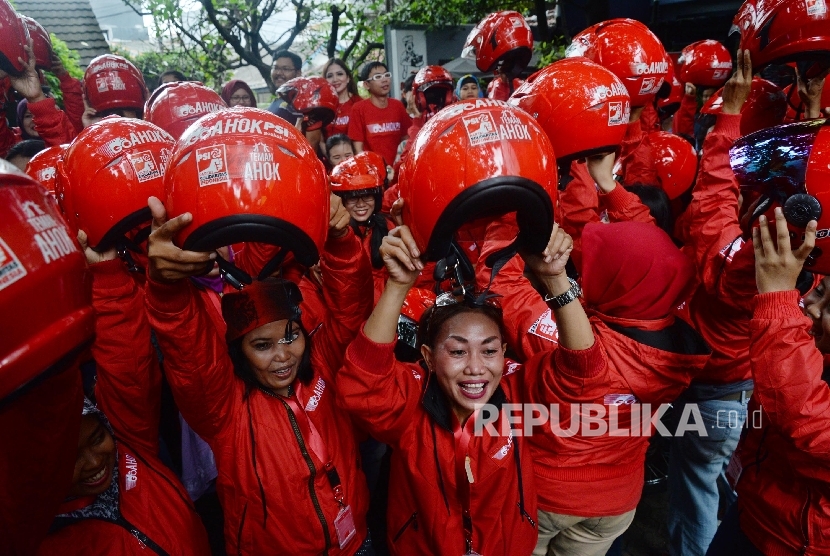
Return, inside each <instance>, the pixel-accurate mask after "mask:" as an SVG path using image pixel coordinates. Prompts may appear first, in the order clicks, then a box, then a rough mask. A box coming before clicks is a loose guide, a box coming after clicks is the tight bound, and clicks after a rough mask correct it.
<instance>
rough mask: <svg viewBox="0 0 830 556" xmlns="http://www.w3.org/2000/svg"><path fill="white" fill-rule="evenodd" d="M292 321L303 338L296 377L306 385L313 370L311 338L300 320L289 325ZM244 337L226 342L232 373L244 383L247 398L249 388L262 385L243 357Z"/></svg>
mask: <svg viewBox="0 0 830 556" xmlns="http://www.w3.org/2000/svg"><path fill="white" fill-rule="evenodd" d="M292 322H296V323H297V324H298V325H299V327H300V334H302V335H303V338H305V350H303V356H302V357H301V358H300V365H299V367H298V368H297V378H299V379H300V382H302V383H303V384H305V385H308V384H310V383H311V379H312V378H314V371H313V370H312V369H311V342H312V340H311V337H310V336H309V335H308V332H307V331H306V329H305V327H304V326H303V323H302V321H299V320H297V321H289V323H288V325H289V326H291V323H292ZM244 339H245V336H241V337H239V338H237V339H236V340H234V341H232V342H230V343H229V344H228V356H229V357H230V360H231V363H232V364H233V374H235V375H236V376H237V377H239V378H240V379H241V380H242V382H244V383H245V397H246V398H247V397H248V396H249V395H250V393H251V390H256V389H259V388H262V387H263V386H262V384H260V382H259V381H258V380H257V378H256V375H254V371H253V370H252V369H251V364H250V363H248V358H247V357H245V353H244V352H243V351H242V341H243V340H244Z"/></svg>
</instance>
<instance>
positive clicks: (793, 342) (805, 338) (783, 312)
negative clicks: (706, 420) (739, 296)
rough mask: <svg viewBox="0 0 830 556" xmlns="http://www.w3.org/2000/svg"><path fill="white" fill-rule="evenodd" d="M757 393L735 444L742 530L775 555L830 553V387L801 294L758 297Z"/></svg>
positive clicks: (754, 331) (753, 350)
mask: <svg viewBox="0 0 830 556" xmlns="http://www.w3.org/2000/svg"><path fill="white" fill-rule="evenodd" d="M756 299H757V304H756V306H755V312H754V314H753V316H752V321H751V323H750V334H751V344H750V348H749V349H750V358H751V363H752V374H753V377H754V379H755V393H754V395H753V396H752V401H751V402H750V407H749V410H750V417H749V420H748V424H751V426H750V428H748V429H747V430H746V431H745V435H744V437H743V438H742V440H741V443H740V445H739V447H738V451H737V455H738V457H739V461H740V466H741V467H743V472H742V473H741V476H740V480H739V481H738V486H737V491H738V508H739V509H740V522H741V530H743V532H744V533H745V534H746V536H747V537H749V539H750V540H751V541H752V543H753V544H754V545H755V546H756V547H757V548H758V549H759V550H760V551H761V552H763V553H764V554H768V555H770V556H790V555H793V556H795V555H797V554H804V555H807V556H819V555H821V556H826V555H828V554H830V387H828V384H827V382H826V381H825V380H822V371H823V356H822V354H821V352H819V351H818V350H817V349H816V347H815V342H814V340H813V338H812V337H811V336H810V334H809V330H810V323H809V321H808V319H806V318H805V317H804V315H803V314H802V313H801V310H800V309H799V307H798V292H797V291H795V290H792V291H787V292H774V293H767V294H761V295H758V296H757V298H756Z"/></svg>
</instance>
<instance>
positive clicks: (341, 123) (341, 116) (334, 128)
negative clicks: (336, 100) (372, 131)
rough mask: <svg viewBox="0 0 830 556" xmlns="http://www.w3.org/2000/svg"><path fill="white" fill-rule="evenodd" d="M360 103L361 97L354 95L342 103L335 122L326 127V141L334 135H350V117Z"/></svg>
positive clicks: (338, 106) (339, 105)
mask: <svg viewBox="0 0 830 556" xmlns="http://www.w3.org/2000/svg"><path fill="white" fill-rule="evenodd" d="M358 102H360V97H359V96H357V95H352V96H351V97H349V100H347V101H346V102H341V103H340V104H338V105H337V113H336V114H335V115H334V121H333V122H331V123H330V124H329V125H327V126H326V130H325V136H326V139H328V138H329V137H331V136H332V135H337V134H340V133H346V134H348V133H349V116H350V115H351V113H352V107H354V105H355V104H357V103H358Z"/></svg>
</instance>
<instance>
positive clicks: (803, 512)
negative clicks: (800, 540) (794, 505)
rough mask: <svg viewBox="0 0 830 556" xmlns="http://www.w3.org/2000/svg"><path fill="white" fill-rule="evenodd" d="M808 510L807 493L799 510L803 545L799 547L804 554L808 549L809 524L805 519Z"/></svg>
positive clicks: (808, 492)
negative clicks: (805, 499)
mask: <svg viewBox="0 0 830 556" xmlns="http://www.w3.org/2000/svg"><path fill="white" fill-rule="evenodd" d="M809 509H810V491H809V490H808V491H807V501H806V502H804V507H803V508H802V509H801V533H802V534H803V535H804V544H803V545H802V546H801V553H802V554H806V553H807V549H808V548H810V522H809V520H808V519H807V517H808V514H809Z"/></svg>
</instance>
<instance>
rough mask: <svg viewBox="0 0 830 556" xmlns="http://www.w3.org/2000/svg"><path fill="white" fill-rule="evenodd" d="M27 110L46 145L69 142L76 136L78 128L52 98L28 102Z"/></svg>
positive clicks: (51, 145) (53, 145)
mask: <svg viewBox="0 0 830 556" xmlns="http://www.w3.org/2000/svg"><path fill="white" fill-rule="evenodd" d="M29 112H31V113H32V116H34V122H35V129H37V133H38V135H40V138H41V139H43V141H44V142H45V143H46V146H47V147H55V146H58V145H63V144H64V143H71V142H72V140H73V139H74V138H75V137H77V136H78V130H76V129H75V126H74V125H73V123H72V122H71V121H70V120H69V118H68V117H67V115H66V113H65V112H64V111H63V110H61V109H60V108H58V106H57V105H56V104H55V99H53V98H46V99H43V100H41V101H40V102H30V103H29Z"/></svg>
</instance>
